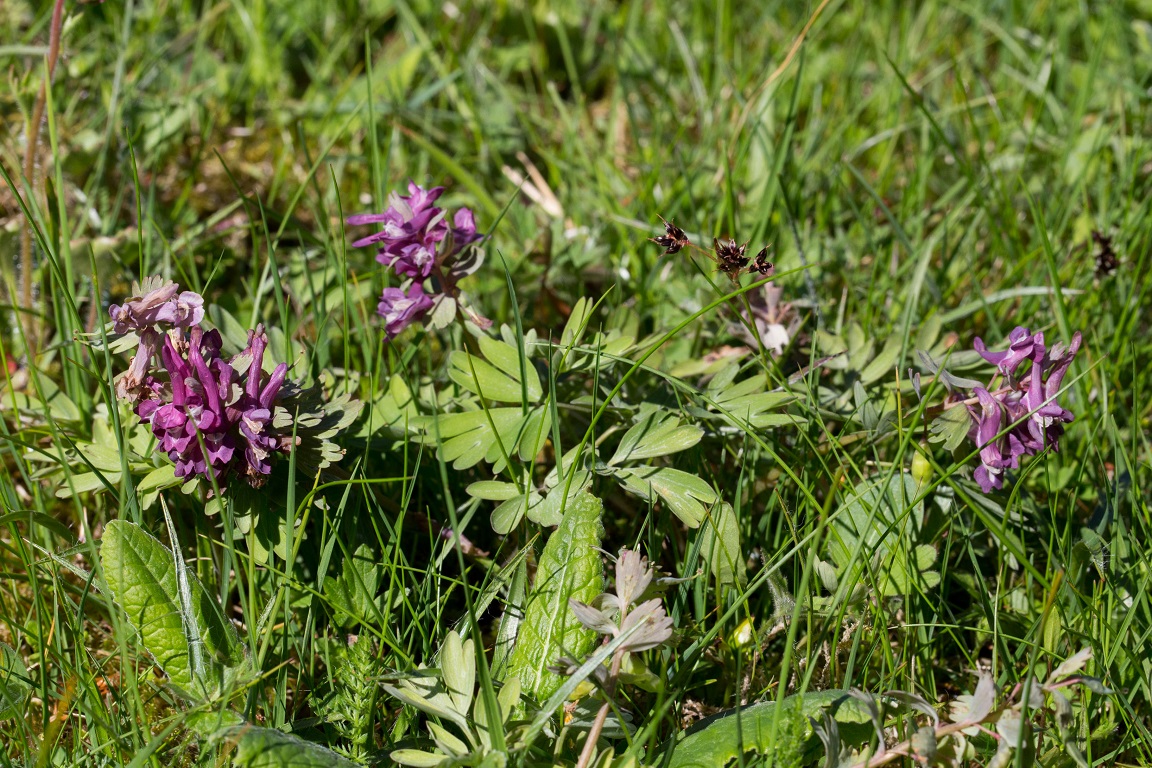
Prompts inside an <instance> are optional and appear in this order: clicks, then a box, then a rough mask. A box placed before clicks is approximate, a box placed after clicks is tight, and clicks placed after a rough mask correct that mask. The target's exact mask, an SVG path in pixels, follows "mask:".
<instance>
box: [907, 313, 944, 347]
mask: <svg viewBox="0 0 1152 768" xmlns="http://www.w3.org/2000/svg"><path fill="white" fill-rule="evenodd" d="M943 328H944V323H943V322H942V321H941V320H940V315H932V316H931V317H929V318H928V319H927V320H925V321H924V322H923V323H921V324H920V327H919V328H918V329H916V340H915V343H913V345H912V346H913V347H914V348H916V349H932V347H934V346H936V339H938V338H940V331H941V330H943Z"/></svg>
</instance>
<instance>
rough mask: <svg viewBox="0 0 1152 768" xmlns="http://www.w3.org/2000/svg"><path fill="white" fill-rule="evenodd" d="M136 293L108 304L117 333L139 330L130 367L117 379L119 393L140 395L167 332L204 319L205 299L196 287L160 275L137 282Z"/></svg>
mask: <svg viewBox="0 0 1152 768" xmlns="http://www.w3.org/2000/svg"><path fill="white" fill-rule="evenodd" d="M132 287H133V289H134V290H133V293H134V295H133V296H131V297H129V298H128V299H126V300H125V301H124V303H123V304H119V305H117V304H113V305H112V306H110V307H109V308H108V316H109V317H111V318H112V330H113V331H114V332H115V333H121V334H126V333H135V334H136V335H137V337H138V339H139V344H138V345H137V347H136V354H135V355H134V356H133V358H132V364H131V365H130V366H129V367H128V370H127V371H126V372H125V373H124V374H123V375H121V376H120V378H119V379H118V380H117V382H116V395H117V397H121V398H133V399H135V398H136V397H139V396H140V395H141V394H142V392H141V386H142V385H143V383H144V377H145V375H146V374H147V373H148V364H149V363H150V362H151V361H152V358H154V357H156V356H157V355H158V354H160V347H161V345H162V343H163V339H164V333H165V332H166V331H168V330H170V329H172V328H190V327H192V326H194V325H199V323H200V321H201V320H203V319H204V299H203V297H201V296H200V294H198V293H194V292H192V291H184V292H181V291H180V286H179V285H177V284H176V283H173V282H171V281H168V280H164V279H163V278H160V277H149V278H146V279H145V280H144V283H143V284H142V285H133V286H132Z"/></svg>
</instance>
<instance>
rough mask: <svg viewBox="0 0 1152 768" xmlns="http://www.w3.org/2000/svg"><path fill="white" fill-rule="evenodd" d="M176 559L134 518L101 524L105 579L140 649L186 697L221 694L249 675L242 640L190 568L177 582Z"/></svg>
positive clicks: (101, 556) (212, 696) (101, 553)
mask: <svg viewBox="0 0 1152 768" xmlns="http://www.w3.org/2000/svg"><path fill="white" fill-rule="evenodd" d="M175 557H176V555H174V554H173V552H172V550H170V549H168V548H167V547H165V546H164V545H163V544H161V543H160V542H159V541H158V540H157V539H156V538H155V537H153V536H152V535H151V534H149V533H148V532H147V531H145V530H144V529H143V528H141V527H140V526H138V525H135V524H133V523H129V522H125V521H121V520H114V521H112V522H110V523H108V526H107V527H106V528H105V529H104V536H103V538H102V539H101V544H100V567H101V571H102V572H103V575H104V580H105V582H106V583H107V584H108V589H109V591H110V592H111V594H112V596H113V598H115V600H116V603H117V604H118V605H119V606H120V607H121V608H122V609H123V611H124V613H125V614H126V615H127V616H128V621H129V622H131V624H132V627H133V628H134V629H135V630H136V632H137V633H139V635H140V640H141V641H142V643H143V646H144V648H145V649H146V650H147V651H148V653H149V654H151V656H152V658H154V659H155V660H156V663H157V664H158V665H159V666H160V668H161V669H162V670H164V674H166V675H167V676H168V679H169V680H170V681H171V682H172V684H173V685H174V686H175V687H176V688H177V689H179V690H180V691H181V692H182V693H183V694H184V695H185V696H191V697H193V698H202V697H207V698H215V697H218V696H221V695H225V694H226V693H228V692H229V691H230V690H231V689H232V688H233V687H234V686H235V685H236V684H238V683H239V682H242V681H243V680H244V679H245V678H247V677H248V676H249V675H250V670H249V669H248V662H247V658H246V654H245V650H244V646H243V645H242V644H241V642H240V637H239V635H238V634H237V632H236V628H235V627H233V626H232V624H231V623H230V622H228V621H226V620H225V619H224V617H223V615H222V614H221V612H220V607H219V605H217V604H216V602H215V601H214V600H213V599H212V596H211V595H209V594H208V592H206V591H205V590H204V588H203V587H202V586H201V585H200V581H199V580H198V579H197V578H196V576H195V575H194V574H188V575H187V581H186V584H183V585H182V584H180V581H181V580H180V579H179V578H178V574H177V564H176V562H175Z"/></svg>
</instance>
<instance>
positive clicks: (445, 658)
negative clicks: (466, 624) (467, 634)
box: [440, 632, 476, 715]
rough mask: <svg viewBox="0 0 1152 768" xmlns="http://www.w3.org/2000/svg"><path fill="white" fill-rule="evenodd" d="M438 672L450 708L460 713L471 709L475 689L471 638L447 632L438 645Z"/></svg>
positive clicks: (474, 656)
mask: <svg viewBox="0 0 1152 768" xmlns="http://www.w3.org/2000/svg"><path fill="white" fill-rule="evenodd" d="M440 674H441V676H442V677H441V679H442V680H443V681H444V687H445V688H447V689H448V696H449V698H450V699H451V700H452V708H453V709H455V710H456V711H457V712H459V713H460V714H462V715H467V714H468V713H469V712H471V711H472V694H473V693H474V692H475V689H476V652H475V650H474V648H473V643H472V639H471V638H469V639H467V640H461V639H460V635H459V634H457V633H456V632H449V633H448V635H447V636H446V637H445V638H444V645H442V646H441V647H440Z"/></svg>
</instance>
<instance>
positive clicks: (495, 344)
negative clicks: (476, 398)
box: [448, 337, 543, 403]
mask: <svg viewBox="0 0 1152 768" xmlns="http://www.w3.org/2000/svg"><path fill="white" fill-rule="evenodd" d="M482 338H483V339H487V342H485V341H481V344H480V346H481V349H486V350H487V352H492V353H494V354H495V356H496V358H497V359H496V360H493V361H492V362H489V361H488V360H485V359H484V358H481V357H477V356H476V355H471V354H469V353H467V352H461V351H456V352H453V353H452V354H451V356H450V357H449V364H450V366H451V367H450V368H449V370H448V376H449V377H450V378H451V379H452V380H453V381H454V382H456V383H457V384H459V385H460V386H462V387H464V388H465V389H467V390H468V391H469V392H472V393H474V394H477V395H480V396H482V397H485V398H487V399H489V400H498V401H500V402H503V403H520V402H523V400H524V388H523V387H521V384H520V364H519V360H520V353H519V352H518V351H517V350H516V349H515V348H514V347H512V346H510V345H508V344H505V343H504V342H502V341H497V340H495V339H488V338H487V337H482ZM487 352H486V354H487ZM509 355H511V359H510V357H509ZM493 363H495V365H494V364H493ZM513 363H515V365H513ZM524 374H525V375H526V376H527V379H526V381H527V393H528V402H532V403H534V402H537V401H538V400H539V399H540V397H541V395H542V394H543V391H542V390H541V389H540V376H539V374H537V373H536V368H535V367H534V366H533V365H532V364H531V362H530V361H525V366H524Z"/></svg>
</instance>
